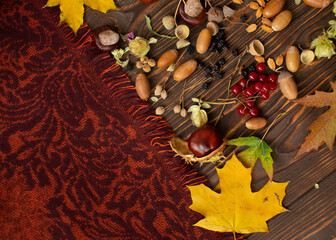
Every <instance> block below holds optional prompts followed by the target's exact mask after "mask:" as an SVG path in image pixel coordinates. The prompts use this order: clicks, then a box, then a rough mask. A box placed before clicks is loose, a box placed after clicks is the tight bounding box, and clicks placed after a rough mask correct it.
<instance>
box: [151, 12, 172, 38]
mask: <svg viewBox="0 0 336 240" xmlns="http://www.w3.org/2000/svg"><path fill="white" fill-rule="evenodd" d="M145 18H146V25H147V28H148V30H149V31H150V32H151V33H153V34H154V35H156V36H159V37H163V38H170V39H173V38H176V36H168V35H163V34H159V33H157V32H155V31H154V30H153V28H152V24H151V19H150V18H149V17H148V16H147V15H145Z"/></svg>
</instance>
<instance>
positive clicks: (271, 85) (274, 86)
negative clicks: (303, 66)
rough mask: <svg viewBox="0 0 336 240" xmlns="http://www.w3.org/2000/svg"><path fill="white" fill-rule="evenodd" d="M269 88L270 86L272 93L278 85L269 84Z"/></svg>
mask: <svg viewBox="0 0 336 240" xmlns="http://www.w3.org/2000/svg"><path fill="white" fill-rule="evenodd" d="M269 86H270V88H271V90H272V91H274V90H275V89H277V87H278V85H277V84H276V83H269Z"/></svg>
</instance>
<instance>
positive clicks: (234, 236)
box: [233, 231, 237, 240]
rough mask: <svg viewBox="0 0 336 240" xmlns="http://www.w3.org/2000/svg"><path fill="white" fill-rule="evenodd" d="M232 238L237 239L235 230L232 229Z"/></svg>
mask: <svg viewBox="0 0 336 240" xmlns="http://www.w3.org/2000/svg"><path fill="white" fill-rule="evenodd" d="M233 239H234V240H237V237H236V232H235V231H233Z"/></svg>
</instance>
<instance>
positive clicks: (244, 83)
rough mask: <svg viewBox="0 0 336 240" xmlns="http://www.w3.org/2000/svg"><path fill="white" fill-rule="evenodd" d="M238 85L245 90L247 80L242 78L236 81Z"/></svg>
mask: <svg viewBox="0 0 336 240" xmlns="http://www.w3.org/2000/svg"><path fill="white" fill-rule="evenodd" d="M238 85H239V86H240V87H241V88H246V87H247V80H246V78H242V79H240V80H239V81H238Z"/></svg>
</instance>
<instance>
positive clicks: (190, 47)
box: [187, 46, 195, 54]
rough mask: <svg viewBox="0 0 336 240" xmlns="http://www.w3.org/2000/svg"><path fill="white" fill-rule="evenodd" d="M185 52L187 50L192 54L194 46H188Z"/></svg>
mask: <svg viewBox="0 0 336 240" xmlns="http://www.w3.org/2000/svg"><path fill="white" fill-rule="evenodd" d="M187 52H188V53H189V54H192V53H194V52H195V48H194V47H193V46H189V47H188V49H187Z"/></svg>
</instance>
